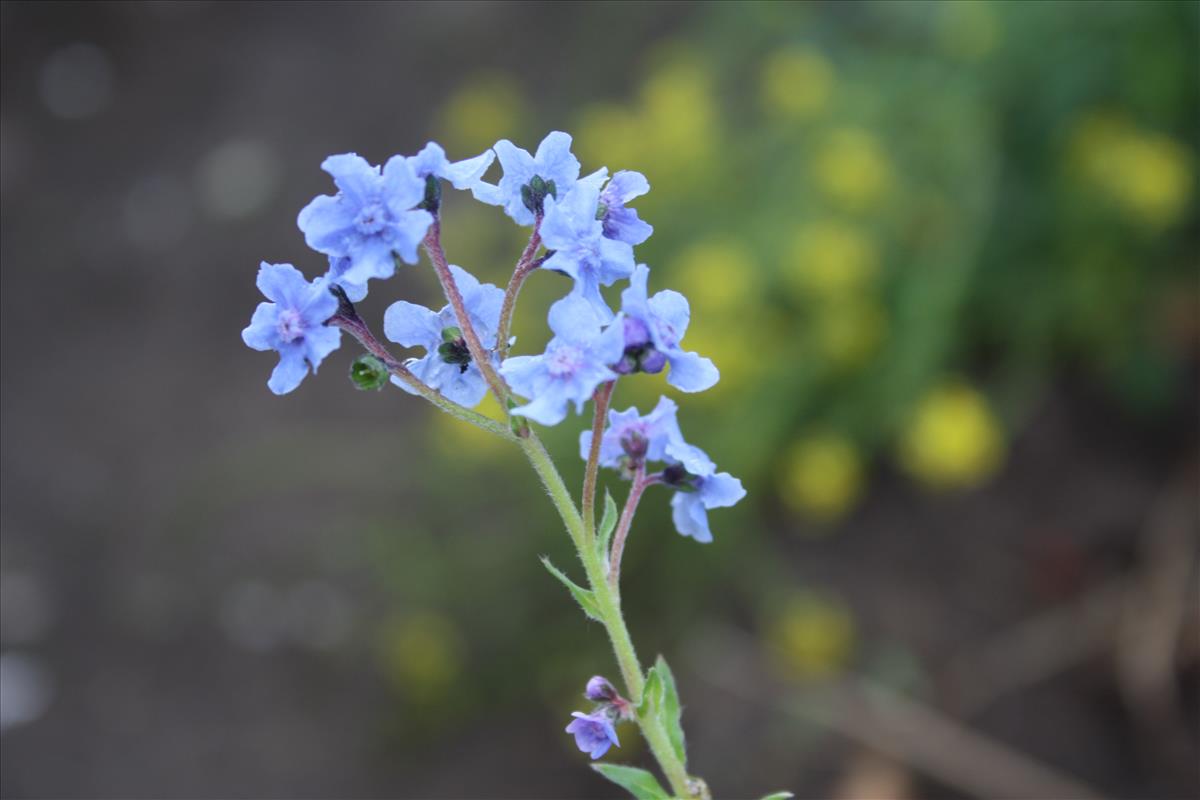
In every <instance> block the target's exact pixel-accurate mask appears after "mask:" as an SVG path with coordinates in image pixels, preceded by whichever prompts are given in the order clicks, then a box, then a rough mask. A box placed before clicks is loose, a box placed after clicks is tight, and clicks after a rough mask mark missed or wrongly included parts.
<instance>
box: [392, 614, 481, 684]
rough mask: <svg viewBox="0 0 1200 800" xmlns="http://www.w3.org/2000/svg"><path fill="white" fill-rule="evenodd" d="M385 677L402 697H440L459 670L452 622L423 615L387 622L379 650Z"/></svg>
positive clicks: (458, 646)
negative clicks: (401, 693) (400, 692)
mask: <svg viewBox="0 0 1200 800" xmlns="http://www.w3.org/2000/svg"><path fill="white" fill-rule="evenodd" d="M379 653H380V658H381V662H382V666H383V670H384V674H385V676H386V677H387V678H388V680H389V681H390V682H391V683H392V684H393V685H394V686H395V687H396V688H397V689H398V690H400V691H402V692H403V693H404V694H405V695H407V696H409V697H412V698H417V699H424V698H430V697H433V696H437V695H440V694H443V693H444V692H445V691H446V690H447V689H449V688H450V687H451V686H452V685H453V684H454V682H455V681H456V680H457V679H458V676H459V674H460V673H461V671H462V639H461V636H460V635H459V633H458V630H457V628H456V627H455V625H454V623H453V622H452V621H451V620H450V619H449V618H448V617H445V616H443V615H441V614H436V613H433V612H424V613H419V614H413V615H411V616H407V617H403V618H397V619H393V620H391V621H389V622H388V623H387V624H386V625H384V627H383V631H382V634H381V639H380V648H379Z"/></svg>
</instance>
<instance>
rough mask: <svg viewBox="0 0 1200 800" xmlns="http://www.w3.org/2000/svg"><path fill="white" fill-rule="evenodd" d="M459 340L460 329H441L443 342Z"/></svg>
mask: <svg viewBox="0 0 1200 800" xmlns="http://www.w3.org/2000/svg"><path fill="white" fill-rule="evenodd" d="M461 338H463V332H462V330H461V329H460V328H456V327H455V326H453V325H451V326H450V327H448V328H442V341H443V342H447V343H449V342H457V341H458V340H459V339H461Z"/></svg>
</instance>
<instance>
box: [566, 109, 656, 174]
mask: <svg viewBox="0 0 1200 800" xmlns="http://www.w3.org/2000/svg"><path fill="white" fill-rule="evenodd" d="M577 130H578V132H579V133H578V136H577V137H576V140H575V142H576V146H575V150H576V152H577V153H578V154H579V158H580V159H581V160H582V161H583V162H584V163H585V164H619V165H621V166H619V167H617V169H626V168H628V169H639V168H644V165H645V163H646V162H647V161H648V158H647V156H646V152H645V150H644V147H643V143H644V137H643V125H642V122H641V120H640V119H639V118H638V116H637V114H635V113H634V112H632V111H630V110H629V109H627V108H623V107H621V106H618V105H613V104H611V103H604V104H600V105H594V106H589V107H588V108H585V109H584V110H583V113H582V114H581V115H580V120H579V126H578V129H577Z"/></svg>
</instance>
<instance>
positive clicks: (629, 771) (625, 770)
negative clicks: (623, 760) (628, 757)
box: [592, 764, 671, 800]
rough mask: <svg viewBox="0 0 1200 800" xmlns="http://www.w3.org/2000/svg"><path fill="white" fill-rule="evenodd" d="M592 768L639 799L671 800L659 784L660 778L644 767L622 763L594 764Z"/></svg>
mask: <svg viewBox="0 0 1200 800" xmlns="http://www.w3.org/2000/svg"><path fill="white" fill-rule="evenodd" d="M592 769H594V770H596V772H599V773H600V774H601V775H603V776H604V777H606V778H608V779H609V780H610V781H612V782H613V783H615V784H616V785H617V786H620V787H621V788H622V789H625V790H627V791H628V792H629V793H630V794H632V795H633V796H634V797H636V798H637V800H670V798H671V795H669V794H667V793H666V791H664V790H663V788H662V787H661V786H659V785H658V779H657V778H655V777H654V776H653V775H651V774H650V773H649V772H647V771H646V770H644V769H638V768H637V767H623V766H621V765H620V764H592Z"/></svg>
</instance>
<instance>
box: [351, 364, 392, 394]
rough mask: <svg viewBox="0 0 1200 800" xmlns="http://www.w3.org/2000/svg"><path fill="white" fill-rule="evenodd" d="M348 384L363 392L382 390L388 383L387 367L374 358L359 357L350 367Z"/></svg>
mask: <svg viewBox="0 0 1200 800" xmlns="http://www.w3.org/2000/svg"><path fill="white" fill-rule="evenodd" d="M350 382H351V383H353V384H354V386H355V388H357V389H362V390H363V391H366V390H368V389H376V390H378V389H382V388H383V386H384V384H386V383H387V382H388V369H387V365H386V364H384V363H383V361H381V360H380V359H378V358H376V357H375V356H359V357H358V358H356V359H354V363H353V364H351V365H350Z"/></svg>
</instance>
